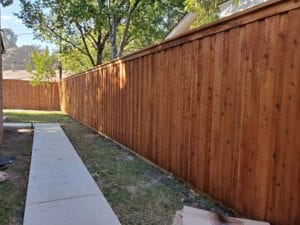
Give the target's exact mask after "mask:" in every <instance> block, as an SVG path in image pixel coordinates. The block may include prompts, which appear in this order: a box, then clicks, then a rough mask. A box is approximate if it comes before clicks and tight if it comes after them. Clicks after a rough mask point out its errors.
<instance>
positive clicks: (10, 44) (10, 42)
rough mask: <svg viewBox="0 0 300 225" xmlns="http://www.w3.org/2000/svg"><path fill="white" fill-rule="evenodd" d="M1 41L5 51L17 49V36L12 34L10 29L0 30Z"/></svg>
mask: <svg viewBox="0 0 300 225" xmlns="http://www.w3.org/2000/svg"><path fill="white" fill-rule="evenodd" d="M2 32H3V33H2V34H3V35H2V39H3V44H4V47H5V49H6V50H8V49H11V48H16V47H17V39H18V36H17V35H16V34H15V33H14V32H13V30H12V29H7V28H3V29H2Z"/></svg>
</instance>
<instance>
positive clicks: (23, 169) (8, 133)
mask: <svg viewBox="0 0 300 225" xmlns="http://www.w3.org/2000/svg"><path fill="white" fill-rule="evenodd" d="M32 137H33V132H32V130H31V129H15V128H6V129H4V142H3V144H2V145H1V146H0V157H1V156H12V157H13V158H14V162H13V163H12V164H11V165H10V166H9V167H8V168H7V169H5V170H0V171H1V172H6V173H7V174H8V180H6V181H4V182H3V183H0V225H13V224H14V225H22V224H23V214H24V203H25V197H26V189H27V181H28V172H29V164H30V157H31V148H32Z"/></svg>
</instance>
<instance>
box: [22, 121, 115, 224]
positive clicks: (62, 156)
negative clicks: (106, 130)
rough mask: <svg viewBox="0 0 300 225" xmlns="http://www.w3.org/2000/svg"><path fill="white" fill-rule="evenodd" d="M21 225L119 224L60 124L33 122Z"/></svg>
mask: <svg viewBox="0 0 300 225" xmlns="http://www.w3.org/2000/svg"><path fill="white" fill-rule="evenodd" d="M34 126H35V130H34V141H33V147H32V149H33V151H32V159H31V166H30V175H29V183H28V190H27V198H26V207H25V216H24V225H34V224H43V225H51V224H56V225H60V224H61V225H71V224H72V225H73V224H74V225H77V224H91V225H92V224H95V225H97V224H99V225H116V224H120V222H119V221H118V219H117V217H116V215H115V214H114V213H113V211H112V209H111V208H110V206H109V204H108V203H107V201H106V199H105V198H104V197H103V195H102V193H101V191H100V190H99V188H98V186H97V184H96V183H95V181H94V180H93V178H92V177H91V175H90V174H89V172H88V170H87V169H86V167H85V166H84V164H83V163H82V161H81V159H80V157H79V156H78V154H77V153H76V151H75V149H74V148H73V146H72V144H71V143H70V141H69V139H68V138H67V136H66V135H65V133H64V132H63V130H62V129H61V127H60V126H59V124H41V123H36V124H34Z"/></svg>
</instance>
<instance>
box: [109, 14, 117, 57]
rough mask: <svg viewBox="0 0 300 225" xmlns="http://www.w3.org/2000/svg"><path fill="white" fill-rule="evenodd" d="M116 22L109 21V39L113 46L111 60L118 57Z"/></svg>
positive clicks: (113, 20)
mask: <svg viewBox="0 0 300 225" xmlns="http://www.w3.org/2000/svg"><path fill="white" fill-rule="evenodd" d="M116 29H117V28H116V21H115V19H114V18H110V19H109V39H110V44H111V54H110V58H111V59H115V58H116V57H117V44H116V43H117V41H116V34H117V31H116Z"/></svg>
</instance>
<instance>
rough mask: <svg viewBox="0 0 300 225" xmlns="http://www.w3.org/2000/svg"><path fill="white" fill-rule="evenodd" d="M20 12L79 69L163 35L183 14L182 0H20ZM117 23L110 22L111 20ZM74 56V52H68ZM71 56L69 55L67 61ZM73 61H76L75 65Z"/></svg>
mask: <svg viewBox="0 0 300 225" xmlns="http://www.w3.org/2000/svg"><path fill="white" fill-rule="evenodd" d="M20 3H21V11H20V12H19V13H18V14H17V16H18V17H19V18H20V19H22V21H23V22H24V24H25V25H26V26H27V27H28V28H30V29H32V30H33V31H34V33H35V35H36V37H37V38H39V39H42V40H46V41H50V42H53V43H55V44H57V46H61V49H62V62H63V63H62V66H63V68H65V67H66V68H68V69H71V70H72V71H74V72H78V70H81V69H82V68H83V66H82V65H81V64H82V63H81V62H86V59H88V61H89V63H87V64H86V66H84V67H90V66H94V65H97V64H101V63H102V62H103V61H106V60H108V59H109V58H110V57H109V55H111V54H109V52H112V51H115V53H117V54H114V55H113V58H114V57H117V56H122V54H123V51H125V53H126V54H127V53H130V52H132V51H135V50H137V49H140V48H143V47H145V46H148V45H150V44H153V43H155V42H157V41H159V40H161V39H162V38H163V37H164V36H165V35H166V34H167V33H168V32H169V30H170V29H171V28H172V27H173V26H174V25H175V24H177V22H178V21H179V19H180V18H181V17H182V16H183V15H184V6H183V2H182V1H180V0H114V1H112V0H103V1H100V0H97V1H96V0H68V1H67V0H33V1H29V0H20ZM112 24H113V25H114V26H111V25H112ZM68 56H69V57H68ZM66 58H67V60H66ZM71 60H74V64H75V65H76V66H71V65H70V63H71V62H70V61H71Z"/></svg>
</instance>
